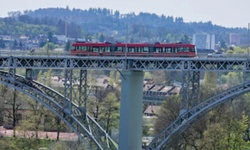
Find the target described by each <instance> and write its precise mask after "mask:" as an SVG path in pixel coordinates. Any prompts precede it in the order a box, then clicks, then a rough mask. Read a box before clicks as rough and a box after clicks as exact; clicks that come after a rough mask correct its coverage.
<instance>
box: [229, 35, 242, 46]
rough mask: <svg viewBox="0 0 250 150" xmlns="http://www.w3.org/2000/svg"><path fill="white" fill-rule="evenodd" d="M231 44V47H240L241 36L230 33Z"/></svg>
mask: <svg viewBox="0 0 250 150" xmlns="http://www.w3.org/2000/svg"><path fill="white" fill-rule="evenodd" d="M229 43H230V45H235V46H238V45H240V35H239V34H234V33H230V35H229Z"/></svg>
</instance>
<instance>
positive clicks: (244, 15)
mask: <svg viewBox="0 0 250 150" xmlns="http://www.w3.org/2000/svg"><path fill="white" fill-rule="evenodd" d="M66 6H69V8H70V9H72V8H78V9H88V8H108V9H113V10H118V11H120V13H129V12H135V13H136V14H138V13H139V12H149V13H156V14H158V15H162V14H164V15H165V16H173V17H182V18H183V19H184V22H199V21H202V22H207V21H212V23H213V24H216V25H221V26H224V27H247V26H248V23H250V0H1V3H0V17H6V16H7V13H8V12H12V11H21V12H23V11H24V10H35V9H38V8H51V7H61V8H66Z"/></svg>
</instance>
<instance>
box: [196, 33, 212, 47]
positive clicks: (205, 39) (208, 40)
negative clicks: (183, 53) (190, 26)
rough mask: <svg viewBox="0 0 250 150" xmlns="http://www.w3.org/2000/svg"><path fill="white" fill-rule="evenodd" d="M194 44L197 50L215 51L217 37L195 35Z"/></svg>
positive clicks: (203, 34)
mask: <svg viewBox="0 0 250 150" xmlns="http://www.w3.org/2000/svg"><path fill="white" fill-rule="evenodd" d="M193 44H195V45H196V48H197V49H215V35H210V34H206V33H201V34H194V35H193Z"/></svg>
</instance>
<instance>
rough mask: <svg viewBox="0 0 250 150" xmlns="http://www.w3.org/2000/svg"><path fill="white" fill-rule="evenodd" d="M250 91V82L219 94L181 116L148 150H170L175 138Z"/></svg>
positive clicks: (158, 136)
mask: <svg viewBox="0 0 250 150" xmlns="http://www.w3.org/2000/svg"><path fill="white" fill-rule="evenodd" d="M249 91H250V82H249V81H248V82H245V83H243V84H241V85H239V86H236V87H233V88H230V89H228V90H226V91H224V92H222V93H219V94H217V95H215V96H213V97H211V98H209V99H207V100H205V101H202V102H201V103H199V104H198V105H196V106H194V107H193V108H191V109H189V110H188V111H186V112H184V113H183V114H181V115H180V116H179V117H178V118H177V119H176V120H175V121H173V122H172V123H171V124H170V125H169V126H168V127H167V128H165V129H164V130H163V131H162V132H161V133H160V134H158V135H157V136H156V137H155V138H154V139H153V141H152V142H151V143H150V144H149V146H148V147H147V148H146V149H147V150H159V149H161V148H162V147H163V146H164V149H169V148H170V147H171V143H172V142H173V141H174V139H175V138H177V137H178V135H180V134H181V133H183V132H184V131H185V130H186V129H188V128H189V127H190V126H191V125H192V124H193V123H194V122H195V121H197V120H199V118H201V117H202V116H204V115H205V114H207V113H208V112H209V111H210V110H213V109H214V108H216V107H218V106H220V105H221V104H223V103H225V102H227V101H229V100H232V99H233V98H235V97H237V96H240V95H242V94H244V93H246V92H249Z"/></svg>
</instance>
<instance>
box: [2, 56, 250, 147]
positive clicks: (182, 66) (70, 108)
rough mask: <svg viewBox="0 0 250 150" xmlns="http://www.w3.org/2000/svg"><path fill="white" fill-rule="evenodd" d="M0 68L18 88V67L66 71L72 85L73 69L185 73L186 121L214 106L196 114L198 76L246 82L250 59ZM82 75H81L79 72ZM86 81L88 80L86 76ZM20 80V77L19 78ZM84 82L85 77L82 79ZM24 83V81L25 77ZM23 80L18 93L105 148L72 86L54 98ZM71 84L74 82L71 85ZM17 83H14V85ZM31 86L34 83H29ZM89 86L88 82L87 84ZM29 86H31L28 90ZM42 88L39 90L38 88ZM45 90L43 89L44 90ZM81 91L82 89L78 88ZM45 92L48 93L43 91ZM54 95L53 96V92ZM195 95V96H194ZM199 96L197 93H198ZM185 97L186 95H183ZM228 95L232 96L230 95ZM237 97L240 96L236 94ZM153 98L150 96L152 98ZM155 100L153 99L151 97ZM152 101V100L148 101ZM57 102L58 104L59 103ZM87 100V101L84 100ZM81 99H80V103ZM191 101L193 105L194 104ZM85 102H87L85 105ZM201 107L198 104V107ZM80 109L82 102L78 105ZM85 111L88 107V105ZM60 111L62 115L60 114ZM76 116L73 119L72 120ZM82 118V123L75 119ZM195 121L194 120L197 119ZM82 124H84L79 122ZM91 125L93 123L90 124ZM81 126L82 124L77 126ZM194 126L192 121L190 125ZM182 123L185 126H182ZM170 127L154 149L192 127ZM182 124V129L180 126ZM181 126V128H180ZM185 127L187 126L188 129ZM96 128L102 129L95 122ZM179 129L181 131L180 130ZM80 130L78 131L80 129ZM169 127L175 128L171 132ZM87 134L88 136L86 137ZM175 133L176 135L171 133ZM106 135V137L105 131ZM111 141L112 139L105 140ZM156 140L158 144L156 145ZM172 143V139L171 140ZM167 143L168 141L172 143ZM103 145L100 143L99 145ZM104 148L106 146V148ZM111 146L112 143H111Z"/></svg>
mask: <svg viewBox="0 0 250 150" xmlns="http://www.w3.org/2000/svg"><path fill="white" fill-rule="evenodd" d="M0 68H2V69H4V68H9V72H8V73H7V74H6V76H4V78H5V79H3V78H2V79H3V81H6V82H8V84H9V85H11V86H13V85H16V84H17V82H15V81H16V80H17V79H16V78H17V76H15V69H16V68H26V69H30V73H31V74H32V70H31V69H65V70H66V71H65V77H66V78H68V79H66V78H65V79H66V80H67V81H66V83H67V84H72V76H71V75H72V69H80V70H90V69H93V70H98V69H100V70H117V69H119V70H131V71H134V70H140V71H155V70H164V71H177V70H179V71H180V70H181V71H183V85H184V86H183V87H184V88H183V91H182V98H181V109H182V110H185V111H183V113H181V114H180V116H179V117H180V118H182V119H183V118H184V119H186V120H188V119H190V120H191V119H192V118H189V117H186V118H185V117H184V116H185V115H187V114H188V113H189V112H191V116H193V117H194V114H196V115H197V116H198V114H200V113H201V114H202V112H201V111H199V110H201V109H204V110H210V109H211V108H210V107H213V105H212V104H207V107H208V108H206V109H205V106H204V108H203V107H201V108H199V110H198V109H197V110H196V113H194V112H193V111H192V110H193V109H194V108H196V107H198V106H200V104H203V103H204V102H202V103H200V104H198V103H199V82H198V79H199V76H200V71H216V72H230V71H232V72H236V71H238V72H244V80H245V81H246V80H248V79H249V75H248V74H249V72H250V69H249V68H250V60H249V59H247V58H240V59H238V58H237V59H236V58H219V59H217V58H151V57H144V58H143V57H138V58H136V57H126V58H125V57H71V56H65V57H57V56H0ZM30 73H28V70H27V74H26V78H27V77H28V76H29V74H30ZM80 75H81V73H80ZM82 75H83V76H84V73H82ZM86 78H87V77H86ZM19 79H21V78H19ZM83 79H84V78H83ZM22 80H24V78H22ZM22 80H20V81H19V80H18V82H20V83H21V85H19V86H20V87H17V86H13V87H14V88H17V89H18V88H19V90H21V91H23V92H24V93H25V94H28V95H30V96H31V97H33V98H34V99H36V100H37V101H39V102H41V103H42V104H44V105H45V106H47V108H49V109H51V111H52V112H54V113H55V114H57V115H58V116H59V117H60V118H61V119H62V120H64V121H65V122H66V123H68V125H69V127H71V128H73V129H74V130H75V131H76V132H77V133H78V134H79V136H81V137H83V135H85V134H86V133H87V135H88V136H89V137H90V139H92V141H93V142H94V143H96V145H97V147H101V148H100V149H102V148H104V149H106V147H108V146H106V147H105V144H103V141H102V140H101V138H99V137H100V136H99V135H102V134H100V133H99V132H97V130H100V128H97V129H94V127H92V126H91V128H90V125H89V123H88V120H91V119H90V118H89V116H88V115H86V116H87V118H89V119H87V120H86V119H84V114H85V112H86V111H84V109H82V108H80V107H78V106H76V105H75V104H74V103H72V97H71V96H72V91H71V90H70V86H68V87H65V90H64V96H63V95H60V94H58V95H60V96H59V97H60V98H59V97H53V96H52V99H51V97H50V96H49V94H52V95H54V94H53V93H54V92H52V91H53V90H52V89H49V88H48V89H49V90H45V89H46V88H47V87H45V86H38V85H39V84H35V83H36V82H34V81H30V82H28V83H27V84H26V81H25V82H24V83H23V82H21V81H22ZM3 81H1V83H3V84H6V82H3ZM70 82H71V83H70ZM14 83H15V84H14ZM30 83H32V84H30ZM85 84H86V82H85ZM23 86H24V87H25V89H32V90H30V91H32V92H31V93H29V92H27V91H25V89H23ZM29 86H30V87H29ZM37 87H39V88H37ZM41 89H43V90H41ZM34 90H35V91H36V92H38V91H40V90H41V91H40V92H41V93H42V94H40V95H39V94H38V97H39V96H40V97H39V98H38V97H36V95H37V94H36V95H34V93H35V92H34ZM79 90H82V89H81V88H79ZM44 91H46V92H44ZM51 92H52V93H51ZM192 92H193V93H192ZM197 93H198V94H197ZM184 94H186V95H184ZM66 95H68V96H69V99H66V98H64V97H65V96H66ZM228 95H229V94H228ZM235 95H237V94H235ZM150 96H152V95H149V97H150ZM151 98H152V97H151ZM149 99H150V98H149ZM56 100H58V101H56ZM85 100H86V99H85ZM80 101H81V98H80V96H79V102H80ZM191 102H192V103H191ZM84 103H86V101H85V102H84ZM214 103H215V104H214V105H217V104H218V105H219V103H220V102H219V101H218V102H217V101H215V102H214ZM197 104H198V105H197ZM79 106H80V103H79ZM85 108H86V105H85ZM60 111H61V112H60ZM189 115H190V114H188V115H187V116H189ZM71 116H72V117H74V118H71ZM76 119H79V120H76ZM194 120H195V119H194ZM80 122H82V124H81V123H80ZM90 122H92V123H93V122H94V120H93V121H90ZM78 123H79V124H78ZM191 123H192V122H191ZM181 124H183V126H182V125H181ZM171 125H172V126H171V127H167V128H166V129H165V130H164V131H163V133H161V134H160V135H158V136H157V137H156V139H155V140H153V144H151V145H153V147H150V148H149V149H151V148H152V149H153V148H160V147H161V146H162V145H163V144H164V143H165V142H166V141H168V139H171V138H169V137H172V136H174V135H177V134H175V133H177V132H175V130H178V131H182V130H180V129H183V131H184V129H186V128H188V126H189V124H186V123H184V122H183V120H182V121H180V120H178V119H177V120H176V121H174V122H173V123H172V124H171ZM178 125H179V126H178ZM180 125H181V126H180ZM185 125H186V126H185ZM96 126H99V125H98V124H97V123H96ZM179 127H180V128H179ZM78 128H79V129H78ZM169 128H171V129H174V131H173V130H171V131H170V130H169ZM84 133H85V134H84ZM172 133H173V134H172ZM103 135H105V136H106V135H107V134H106V133H105V132H103ZM106 139H109V138H106ZM109 141H111V142H110V143H112V139H110V140H109ZM155 141H156V142H155ZM169 141H171V140H169ZM169 141H168V142H169ZM99 142H100V143H99ZM103 145H104V146H103ZM108 145H110V144H108Z"/></svg>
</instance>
